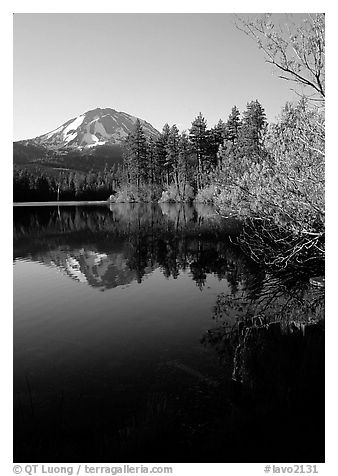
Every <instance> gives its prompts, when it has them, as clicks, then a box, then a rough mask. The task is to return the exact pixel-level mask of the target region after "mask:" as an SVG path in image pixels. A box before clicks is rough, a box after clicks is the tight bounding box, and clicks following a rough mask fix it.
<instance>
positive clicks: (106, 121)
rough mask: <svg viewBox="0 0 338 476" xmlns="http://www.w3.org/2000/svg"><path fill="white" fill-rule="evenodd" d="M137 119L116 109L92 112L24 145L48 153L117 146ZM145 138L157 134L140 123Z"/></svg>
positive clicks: (133, 127)
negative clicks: (36, 146)
mask: <svg viewBox="0 0 338 476" xmlns="http://www.w3.org/2000/svg"><path fill="white" fill-rule="evenodd" d="M137 119H139V118H136V117H134V116H131V115H130V114H127V113H126V112H118V111H115V109H111V108H106V109H100V108H97V109H93V110H92V111H88V112H86V113H84V114H81V116H78V117H75V118H73V119H70V120H69V121H67V122H65V123H64V124H63V125H62V126H60V127H58V128H57V129H55V130H53V131H51V132H48V133H47V134H43V135H42V136H39V137H35V138H34V139H29V140H25V141H20V143H22V144H24V145H38V146H43V147H46V148H48V149H60V148H67V149H79V150H82V149H89V148H92V147H96V146H102V145H112V144H120V143H121V142H122V141H123V139H125V138H126V137H127V135H128V134H129V133H130V132H132V131H133V130H134V129H135V124H136V121H137ZM139 121H140V123H141V125H142V128H143V131H144V134H145V136H146V137H147V138H150V137H152V138H155V137H157V136H158V135H159V132H158V131H157V130H156V129H155V128H154V127H153V126H152V125H151V124H149V122H146V121H144V120H143V119H139Z"/></svg>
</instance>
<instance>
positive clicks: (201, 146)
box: [189, 112, 208, 189]
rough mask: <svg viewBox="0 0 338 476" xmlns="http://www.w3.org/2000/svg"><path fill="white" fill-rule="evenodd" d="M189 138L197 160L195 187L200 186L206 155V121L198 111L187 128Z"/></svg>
mask: <svg viewBox="0 0 338 476" xmlns="http://www.w3.org/2000/svg"><path fill="white" fill-rule="evenodd" d="M189 138H190V142H191V144H192V148H193V151H194V153H195V154H196V160H197V188H198V189H200V188H201V187H202V174H203V160H204V159H205V157H206V152H207V148H208V131H207V122H206V120H205V119H204V117H203V116H202V113H201V112H200V113H199V115H198V116H197V117H196V119H195V120H194V121H193V122H192V124H191V128H190V130H189Z"/></svg>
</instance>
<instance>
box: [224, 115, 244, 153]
mask: <svg viewBox="0 0 338 476" xmlns="http://www.w3.org/2000/svg"><path fill="white" fill-rule="evenodd" d="M240 127H241V120H240V112H239V110H238V109H237V107H236V106H233V108H232V110H231V114H230V115H229V117H228V120H227V122H226V124H225V127H224V139H225V140H229V141H231V142H232V143H233V144H235V143H236V142H237V141H238V136H239V130H240Z"/></svg>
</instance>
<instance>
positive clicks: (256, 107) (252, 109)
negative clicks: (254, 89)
mask: <svg viewBox="0 0 338 476" xmlns="http://www.w3.org/2000/svg"><path fill="white" fill-rule="evenodd" d="M266 127H267V122H266V116H265V112H264V109H263V107H262V106H261V104H260V103H259V102H258V101H257V100H256V101H251V102H250V103H248V104H247V108H246V110H245V111H244V113H243V120H242V127H241V129H240V134H239V140H238V142H239V150H240V155H241V156H242V157H246V158H249V159H253V160H256V161H257V160H259V159H260V158H263V157H264V143H263V142H264V134H265V132H266Z"/></svg>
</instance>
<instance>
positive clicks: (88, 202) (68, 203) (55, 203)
mask: <svg viewBox="0 0 338 476" xmlns="http://www.w3.org/2000/svg"><path fill="white" fill-rule="evenodd" d="M76 205H109V201H107V200H84V201H81V200H79V201H67V200H65V201H61V200H60V201H56V200H55V201H52V202H13V207H39V206H40V207H48V206H76Z"/></svg>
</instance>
